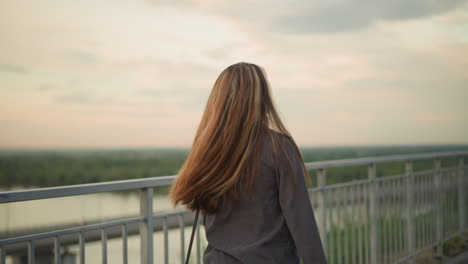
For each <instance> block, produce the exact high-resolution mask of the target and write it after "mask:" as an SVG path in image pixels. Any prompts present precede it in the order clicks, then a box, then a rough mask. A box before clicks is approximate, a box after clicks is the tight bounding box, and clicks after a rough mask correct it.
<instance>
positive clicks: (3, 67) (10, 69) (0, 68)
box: [0, 64, 30, 74]
mask: <svg viewBox="0 0 468 264" xmlns="http://www.w3.org/2000/svg"><path fill="white" fill-rule="evenodd" d="M0 72H7V73H16V74H28V73H30V70H29V69H28V68H25V67H21V66H17V65H12V64H0Z"/></svg>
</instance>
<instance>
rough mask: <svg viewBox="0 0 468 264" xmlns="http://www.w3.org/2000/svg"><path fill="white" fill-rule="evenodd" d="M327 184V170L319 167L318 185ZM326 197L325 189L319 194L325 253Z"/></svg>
mask: <svg viewBox="0 0 468 264" xmlns="http://www.w3.org/2000/svg"><path fill="white" fill-rule="evenodd" d="M326 185H327V171H326V169H318V170H317V187H318V188H324V187H325V186H326ZM326 197H327V194H326V192H325V190H323V189H322V190H320V191H319V195H318V196H317V204H318V219H319V224H320V226H319V232H320V237H321V239H322V246H323V250H324V251H325V255H327V256H328V254H327V252H328V251H327V244H328V243H327V223H326V202H327V200H326Z"/></svg>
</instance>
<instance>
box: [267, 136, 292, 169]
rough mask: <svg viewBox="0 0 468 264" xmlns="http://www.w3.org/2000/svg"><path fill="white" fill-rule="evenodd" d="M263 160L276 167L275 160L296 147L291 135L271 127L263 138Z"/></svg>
mask: <svg viewBox="0 0 468 264" xmlns="http://www.w3.org/2000/svg"><path fill="white" fill-rule="evenodd" d="M262 145H263V149H262V160H263V161H264V162H266V163H267V164H268V165H270V166H272V167H274V165H275V163H276V162H275V160H276V159H277V158H278V157H281V156H283V154H284V153H286V152H290V151H291V150H292V149H294V145H293V140H292V138H291V136H289V135H287V134H284V133H281V132H280V131H276V130H273V129H269V130H268V131H267V133H265V137H264V138H263V144H262Z"/></svg>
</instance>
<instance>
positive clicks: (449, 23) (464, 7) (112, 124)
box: [0, 0, 468, 188]
mask: <svg viewBox="0 0 468 264" xmlns="http://www.w3.org/2000/svg"><path fill="white" fill-rule="evenodd" d="M239 61H246V62H252V63H256V64H258V65H260V66H263V67H264V69H265V70H266V72H267V75H268V78H269V81H270V83H271V88H272V92H273V96H274V100H275V101H276V104H277V107H278V109H279V111H280V113H281V115H282V117H283V119H284V121H285V123H286V125H287V126H288V128H289V129H290V131H291V133H292V135H293V136H294V137H295V139H296V141H297V143H298V144H299V146H300V147H302V148H303V149H304V151H305V149H310V148H321V149H323V148H330V147H333V148H334V149H332V150H331V149H330V152H327V153H328V155H327V156H324V157H319V156H314V155H312V156H307V159H308V161H313V160H317V159H319V160H320V159H333V158H339V157H344V156H346V157H348V156H356V155H374V154H378V153H369V152H366V153H362V152H361V151H357V147H362V146H366V147H373V146H374V147H375V146H379V147H382V146H384V147H385V148H386V149H387V148H388V147H392V148H395V147H399V148H398V149H396V150H395V151H394V152H401V151H403V150H402V147H404V148H407V147H409V146H412V147H413V148H414V147H422V146H426V147H427V146H430V145H432V146H434V145H438V146H439V147H440V146H441V145H445V147H449V148H450V146H454V145H455V146H458V145H466V144H467V143H468V133H467V131H468V115H467V112H468V111H467V110H468V109H467V106H466V98H467V96H468V89H467V79H468V74H467V72H466V69H467V68H468V3H467V1H455V0H450V1H425V0H421V1H419V0H418V1H411V2H408V1H391V2H389V1H383V0H382V1H353V0H339V1H338V0H336V1H303V0H294V1H274V2H271V1H245V2H242V1H241V2H233V1H206V0H204V1H202V0H193V1H192V0H184V1H182V0H179V1H156V0H148V1H143V0H141V1H129V0H100V1H91V0H82V1H60V0H44V1H27V0H14V1H13V0H11V1H10V0H7V1H2V2H1V3H0V89H1V90H0V92H1V97H0V149H1V154H0V155H1V158H0V187H2V188H8V187H11V186H13V185H22V186H26V185H35V186H45V185H62V184H74V183H80V182H94V181H101V180H113V179H122V178H128V177H146V176H151V175H154V174H160V175H164V174H166V175H167V174H173V173H176V172H177V168H178V167H179V166H180V164H181V163H182V162H183V160H184V158H185V155H186V153H187V151H188V149H189V148H190V145H191V143H192V140H193V137H194V134H195V131H196V128H197V125H198V122H199V120H200V118H201V115H202V112H203V109H204V107H205V104H206V101H207V98H208V95H209V93H210V91H211V88H212V85H213V84H214V81H215V79H216V78H217V76H218V75H219V73H220V72H221V71H222V70H223V69H225V68H226V67H227V66H229V65H231V64H233V63H236V62H239ZM449 145H450V146H449ZM343 147H345V148H346V151H348V150H350V151H349V152H352V153H348V154H346V155H338V154H330V153H331V152H334V153H335V151H336V150H337V148H338V149H340V150H343ZM351 149H352V150H351ZM411 151H419V149H417V150H414V149H413V150H411ZM305 152H307V151H305ZM371 152H372V151H371ZM39 154H40V155H39ZM90 155H91V156H92V157H90ZM304 155H308V154H307V153H304ZM29 170H32V171H29ZM65 171H66V172H65Z"/></svg>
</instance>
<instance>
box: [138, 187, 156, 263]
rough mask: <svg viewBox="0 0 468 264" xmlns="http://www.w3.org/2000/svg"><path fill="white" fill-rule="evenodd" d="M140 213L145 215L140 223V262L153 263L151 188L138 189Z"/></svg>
mask: <svg viewBox="0 0 468 264" xmlns="http://www.w3.org/2000/svg"><path fill="white" fill-rule="evenodd" d="M140 215H141V216H143V217H145V221H144V222H142V223H140V243H141V244H140V260H141V264H153V188H144V189H141V190H140Z"/></svg>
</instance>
